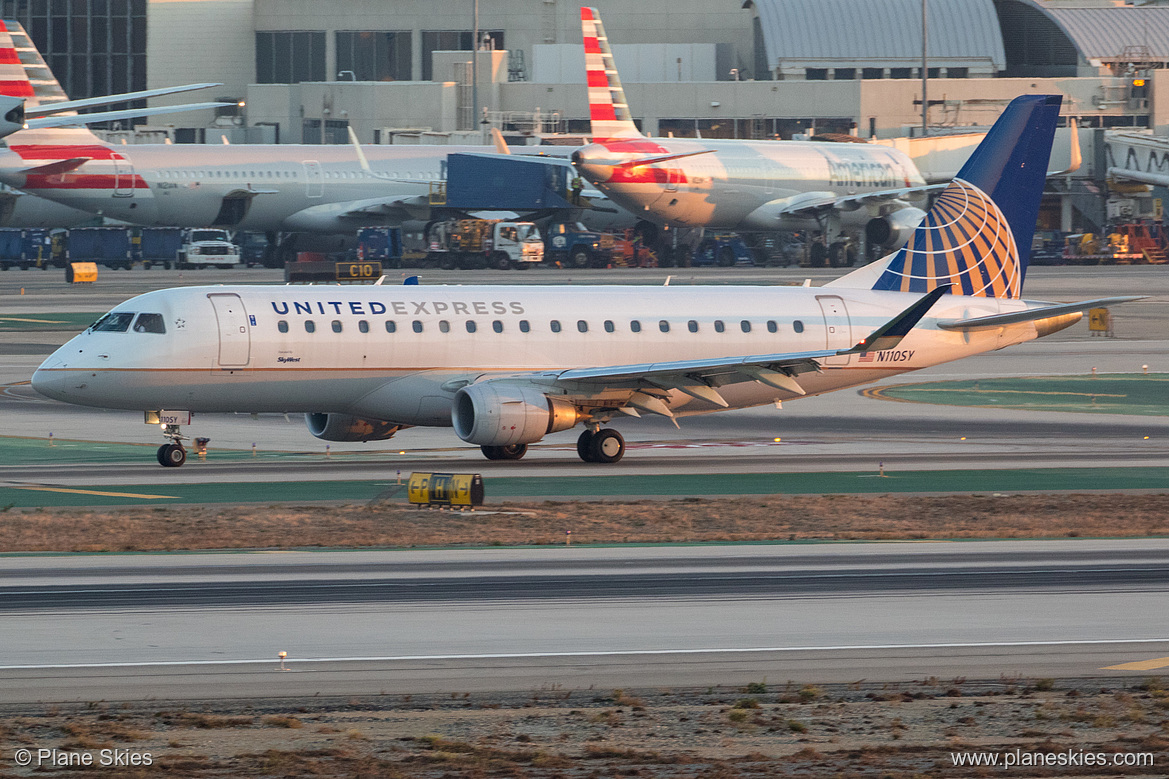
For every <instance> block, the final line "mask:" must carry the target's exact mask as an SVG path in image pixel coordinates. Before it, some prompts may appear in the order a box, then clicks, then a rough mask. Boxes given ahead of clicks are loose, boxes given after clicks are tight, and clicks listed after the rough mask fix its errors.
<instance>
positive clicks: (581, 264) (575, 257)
mask: <svg viewBox="0 0 1169 779" xmlns="http://www.w3.org/2000/svg"><path fill="white" fill-rule="evenodd" d="M568 264H569V265H571V266H572V267H574V268H587V267H589V266H590V265H591V264H592V258H591V257H589V253H588V251H587V250H585V249H573V250H572V254H571V255H570V256H569V258H568Z"/></svg>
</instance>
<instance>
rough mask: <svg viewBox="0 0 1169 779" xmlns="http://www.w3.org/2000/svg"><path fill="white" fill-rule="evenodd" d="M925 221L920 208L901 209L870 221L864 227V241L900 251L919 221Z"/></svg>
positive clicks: (923, 212)
mask: <svg viewBox="0 0 1169 779" xmlns="http://www.w3.org/2000/svg"><path fill="white" fill-rule="evenodd" d="M922 219H925V211H922V210H921V209H920V208H913V207H910V208H901V209H898V210H896V211H894V212H892V213H890V214H886V215H885V216H878V217H877V218H875V219H870V220H869V221H868V223H867V224H866V225H865V239H866V240H867V241H868V242H869V243H870V244H873V243H875V244H877V245H878V246H884V247H886V248H889V249H900V248H901V247H902V246H903V245H904V244H905V242H906V241H908V240H909V238H910V236H912V235H913V231H914V230H916V229H917V226H918V225H919V224H921V220H922Z"/></svg>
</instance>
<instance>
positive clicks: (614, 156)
mask: <svg viewBox="0 0 1169 779" xmlns="http://www.w3.org/2000/svg"><path fill="white" fill-rule="evenodd" d="M696 152H703V153H696ZM676 154H692V155H693V156H688V157H680V158H677V159H671V160H667V161H663V162H659V163H656V164H653V165H644V166H637V167H618V166H619V165H620V163H621V162H625V161H628V160H632V159H641V158H652V157H655V156H661V155H676ZM574 159H575V160H578V167H579V169H580V170H581V171H582V172H583V174H584V176H585V177H586V178H587V179H589V181H591V182H592V183H593V184H594V185H595V186H596V187H597V188H598V189H600V190H601V191H602V192H603V193H605V194H606V195H608V196H609V198H610V199H612V200H613V201H614V202H615V203H618V204H619V205H622V206H624V207H625V208H627V209H629V210H631V211H633V212H635V213H642V214H644V215H646V216H647V218H651V219H652V220H653V221H657V222H660V223H665V224H670V225H675V226H689V227H706V228H712V229H730V230H734V229H738V230H768V229H770V230H777V229H797V228H802V227H807V226H809V223H810V224H812V225H814V224H815V221H814V219H810V218H809V217H807V216H802V217H798V216H795V215H792V216H788V217H782V216H781V217H777V214H778V213H779V212H780V206H781V205H782V204H784V203H785V202H787V201H789V199H791V198H796V197H798V196H800V195H801V194H805V193H811V192H816V193H824V194H827V195H833V194H834V195H861V194H865V193H867V192H882V191H888V190H896V189H900V188H907V187H916V186H921V185H924V184H925V181H924V180H923V179H922V177H921V173H919V172H918V170H917V166H916V165H914V164H913V161H912V160H911V159H910V158H909V157H908V156H906V155H905V154H904V153H903V152H901V151H898V150H897V149H893V148H889V147H886V146H877V145H870V144H863V143H824V142H802V141H708V140H694V139H675V138H670V139H665V138H637V139H634V138H631V139H622V140H609V141H605V142H603V143H594V144H590V145H588V146H585V147H583V148H581V149H580V150H579V151H578V152H577V153H576V155H574ZM901 205H902V206H904V203H902V204H901ZM769 206H770V207H769ZM874 215H875V214H871V213H869V211H868V209H864V208H861V209H857V210H854V211H845V212H843V213H842V218H843V219H844V220H845V221H850V220H851V221H855V222H857V223H858V224H863V221H862V220H867V219H869V218H871V217H872V216H874Z"/></svg>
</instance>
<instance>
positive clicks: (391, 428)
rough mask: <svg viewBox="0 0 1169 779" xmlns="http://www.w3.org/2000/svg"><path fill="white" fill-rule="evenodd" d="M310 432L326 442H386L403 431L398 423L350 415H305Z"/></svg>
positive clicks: (305, 421)
mask: <svg viewBox="0 0 1169 779" xmlns="http://www.w3.org/2000/svg"><path fill="white" fill-rule="evenodd" d="M304 423H305V424H306V425H308V431H309V432H310V433H312V434H313V435H315V436H316V437H317V438H320V439H323V440H325V441H384V440H386V439H387V438H391V437H392V436H393V435H394V433H396V432H398V431H399V430H401V429H402V427H403V426H402V425H400V424H398V423H397V422H387V421H385V420H384V419H362V418H360V417H351V416H349V415H348V414H305V415H304Z"/></svg>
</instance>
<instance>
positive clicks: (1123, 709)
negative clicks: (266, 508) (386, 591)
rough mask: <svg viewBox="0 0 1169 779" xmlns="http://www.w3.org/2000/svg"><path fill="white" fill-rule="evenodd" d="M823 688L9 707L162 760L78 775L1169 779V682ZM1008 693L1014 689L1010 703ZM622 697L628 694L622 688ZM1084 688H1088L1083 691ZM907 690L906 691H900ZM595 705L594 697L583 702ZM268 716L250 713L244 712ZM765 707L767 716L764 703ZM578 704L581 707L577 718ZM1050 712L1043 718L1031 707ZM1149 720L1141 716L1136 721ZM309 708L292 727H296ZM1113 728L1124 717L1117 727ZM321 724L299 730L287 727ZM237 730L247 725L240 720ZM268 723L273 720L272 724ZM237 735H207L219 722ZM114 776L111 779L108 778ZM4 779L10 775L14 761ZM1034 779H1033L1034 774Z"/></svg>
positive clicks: (49, 741)
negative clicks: (1119, 761)
mask: <svg viewBox="0 0 1169 779" xmlns="http://www.w3.org/2000/svg"><path fill="white" fill-rule="evenodd" d="M950 686H951V685H950V684H948V683H945V684H937V683H936V680H934V681H933V682H930V683H906V684H901V685H898V684H894V683H890V684H865V683H862V682H857V683H854V684H848V685H824V686H823V687H820V688H817V689H816V690H815V693H816V695H815V700H814V701H812V702H802V701H800V700H791V701H790V702H784V698H785V697H787V696H790V697H792V698H798V696H796V695H793V694H792V692H793V691H796V690H802V689H809V688H807V687H801V686H800V685H798V684H796V683H792V684H789V685H787V689H784V690H775V691H772V692H767V693H762V694H761V696H762V697H761V699H760V700H759V701H758V702H755V701H753V700H752V699H746V700H751V701H752V703H753V704H754V705H751V704H747V705H744V706H742V707H731V704H732V703H733V701H734V695H735V691H734V690H733V689H732V688H696V689H673V690H668V691H655V690H637V691H634V692H635V695H634V694H630V693H626V692H624V691H614V693H615V695H614V696H613V697H617V698H621V699H626V700H631V699H634V697H636V699H637V700H638V701H640V702H642V703H644V704H645V706H646V708H647V710H648V713H647V716H645V717H644V718H637V717H630V718H628V719H625V720H623V721H622V722H621V723H619V727H606V725H607V724H608V723H606V722H603V721H598V718H597V717H596V716H589V715H590V714H592V715H596V714H612V710H611V709H610V708H608V707H610V706H611V705H612V703H613V697H609V696H605V695H600V696H596V697H594V698H593V699H592V700H591V701H588V702H581V701H576V702H573V703H571V704H570V703H568V702H564V701H548V702H545V703H542V704H533V702H532V701H531V700H530V698H529V696H526V695H524V694H522V693H514V694H510V695H504V694H501V695H499V696H493V697H480V696H478V695H476V696H473V698H472V699H471V701H472V705H469V706H468V704H467V702H466V701H464V700H463V699H460V700H458V701H453V700H451V698H450V697H449V695H433V696H415V700H414V701H413V702H407V701H405V700H404V699H405V696H392V698H391V697H386V696H378V697H377V698H376V699H369V700H367V701H365V702H364V703H363V704H362V706H361V707H360V708H359V709H354V707H353V706H352V705H351V704H350V703H346V702H344V701H342V700H340V699H336V700H326V699H320V698H312V699H304V700H298V701H277V700H269V701H248V702H234V703H233V702H227V701H221V702H207V703H206V704H204V710H203V711H200V712H197V713H193V712H188V711H185V710H179V711H173V710H163V711H158V710H157V709H156V708H152V706H151V705H150V704H138V705H130V706H129V707H124V708H123V709H122V710H120V711H118V712H117V714H110V713H107V712H102V711H101V709H99V708H85V707H83V706H81V705H70V704H63V706H64V709H65V711H64V712H61V711H53V712H49V711H47V710H45V709H44V708H43V707H31V706H30V707H25V708H24V709H19V708H18V707H12V706H8V707H5V709H4V711H2V712H0V718H3V719H4V722H5V725H4V727H5V732H4V735H5V739H6V741H15V742H16V743H27V741H28V739H35V741H36V743H37V744H38V745H40V746H46V747H56V748H60V747H62V746H64V745H72V746H74V747H75V748H80V749H89V750H93V749H96V748H98V747H97V745H98V744H104V743H109V744H111V745H112V746H115V747H118V748H132V749H134V750H141V751H146V752H149V753H151V755H152V757H153V759H154V764H153V765H152V766H151V767H150V768H149V769H145V770H137V769H128V770H117V769H105V768H103V769H96V768H95V769H76V770H67V771H62V772H59V773H61V774H62V775H63V776H69V777H71V779H98V777H107V776H114V775H116V776H118V777H119V779H122V778H123V777H124V778H126V779H138V777H141V778H142V779H154V778H155V777H160V776H161V777H166V778H167V779H171V778H172V777H173V778H174V779H177V778H178V777H183V778H184V779H212V778H213V777H226V776H273V777H301V776H304V777H309V776H311V777H318V778H320V779H324V778H327V777H336V778H337V779H340V777H371V778H372V777H389V778H390V779H394V778H402V779H405V778H406V777H409V779H485V778H486V777H496V776H499V777H513V778H515V779H568V778H569V777H581V778H584V777H597V778H598V779H601V778H604V779H609V778H610V777H631V776H633V777H646V778H647V779H649V778H650V777H652V779H696V777H702V779H764V778H765V777H766V778H767V779H795V778H796V777H837V776H840V777H844V776H847V777H853V778H855V779H903V778H904V779H910V778H913V779H920V778H921V777H927V776H928V777H939V778H940V779H967V778H968V777H971V776H979V775H987V776H990V775H999V774H1001V770H1000V771H998V772H997V773H995V774H977V773H972V772H971V771H970V769H969V768H963V767H958V766H954V765H953V764H952V762H951V760H950V752H951V751H952V750H955V749H959V750H962V749H971V750H990V751H996V752H1003V751H1007V750H1009V751H1014V750H1016V749H1019V750H1022V751H1024V752H1033V751H1039V752H1052V753H1057V752H1058V753H1062V752H1065V751H1070V752H1073V753H1082V752H1084V751H1091V752H1104V753H1108V752H1115V751H1124V752H1138V751H1139V752H1150V753H1153V758H1154V763H1153V767H1152V768H1148V767H1146V768H1143V769H1139V768H1138V769H1130V770H1127V771H1124V770H1121V771H1111V772H1106V773H1101V772H1093V773H1088V772H1085V771H1075V770H1068V769H1060V770H1057V771H1046V772H1023V773H1025V774H1026V776H1029V777H1031V776H1034V777H1039V776H1064V775H1068V776H1071V775H1075V776H1088V775H1090V776H1164V775H1165V772H1164V766H1165V765H1169V739H1167V738H1166V732H1167V730H1169V721H1166V720H1164V718H1163V714H1164V712H1163V710H1162V709H1161V708H1160V706H1159V704H1160V703H1161V702H1162V701H1163V700H1164V698H1165V696H1164V695H1162V694H1161V693H1162V692H1163V691H1162V686H1161V681H1160V680H1158V679H1150V680H1147V681H1143V680H1139V679H1127V680H1121V679H1116V678H1110V679H1103V678H1097V679H1066V680H1065V679H1061V680H1058V684H1057V685H1056V686H1055V687H1054V689H1050V690H1046V691H1040V690H1037V689H1036V687H1038V686H1039V685H1037V684H1035V683H1034V681H1033V680H1012V681H1006V680H991V681H974V682H967V681H963V684H962V686H963V688H964V691H965V693H966V694H965V695H964V696H963V697H962V698H958V699H954V698H950V697H948V696H947V694H946V691H947V688H948V687H950ZM1008 690H1013V691H1012V692H1009V691H1008ZM616 693H619V694H616ZM1072 693H1075V694H1074V695H1072ZM903 694H904V695H907V696H908V697H902V696H903ZM581 697H584V696H581ZM241 706H246V708H245V709H244V711H246V712H250V713H251V714H252V715H253V716H240V715H241V710H240V708H239V707H241ZM756 706H758V707H759V708H756ZM570 707H571V708H570ZM1039 708H1043V709H1045V710H1046V711H1047V712H1048V713H1049V714H1050V716H1049V717H1048V718H1047V719H1046V720H1043V721H1037V720H1036V719H1035V718H1034V717H1033V713H1034V712H1035V711H1036V710H1037V709H1039ZM1133 713H1139V716H1135V717H1134V716H1132V714H1133ZM294 715H295V716H294ZM1110 717H1112V718H1114V719H1115V721H1112V720H1111V719H1109V718H1110ZM292 721H296V722H301V721H304V722H306V723H313V726H312V727H307V726H306V727H303V728H296V727H295V726H294V727H288V726H287V724H285V723H286V722H292ZM229 723H241V724H242V723H249V725H246V726H244V727H234V728H233V727H232V725H231V724H229ZM257 725H262V726H259V727H257ZM208 727H215V728H226V729H222V730H217V731H216V732H214V733H209V732H208V730H207V728H208ZM111 770H113V773H111ZM0 775H3V776H8V775H9V774H8V773H5V770H4V769H3V768H0ZM1020 775H1022V774H1020Z"/></svg>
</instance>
